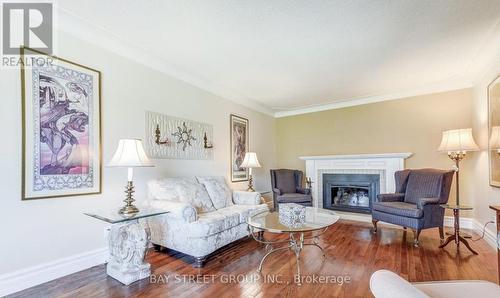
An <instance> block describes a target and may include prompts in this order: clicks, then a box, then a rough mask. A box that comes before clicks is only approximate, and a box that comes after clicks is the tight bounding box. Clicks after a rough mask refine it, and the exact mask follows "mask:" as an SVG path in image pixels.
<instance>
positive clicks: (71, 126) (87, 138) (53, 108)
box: [21, 48, 101, 200]
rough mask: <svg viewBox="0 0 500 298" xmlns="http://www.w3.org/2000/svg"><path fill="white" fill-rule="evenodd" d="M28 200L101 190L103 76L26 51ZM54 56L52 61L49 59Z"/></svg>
mask: <svg viewBox="0 0 500 298" xmlns="http://www.w3.org/2000/svg"><path fill="white" fill-rule="evenodd" d="M21 55H22V61H25V60H26V59H35V61H50V63H48V62H47V63H31V65H29V66H26V67H23V68H22V69H21V83H22V87H21V93H22V117H23V119H22V128H23V129H22V149H23V153H22V154H23V157H22V199H23V200H32V199H44V198H54V197H64V196H75V195H85V194H96V193H100V192H101V114H100V105H101V73H100V72H99V71H97V70H95V69H92V68H89V67H86V66H83V65H79V64H76V63H74V62H70V61H68V60H64V59H61V58H58V57H54V56H48V55H45V54H44V53H42V52H38V51H36V50H33V49H29V48H22V49H21ZM49 58H50V59H49Z"/></svg>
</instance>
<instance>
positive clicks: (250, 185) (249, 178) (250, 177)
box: [247, 175, 255, 192]
mask: <svg viewBox="0 0 500 298" xmlns="http://www.w3.org/2000/svg"><path fill="white" fill-rule="evenodd" d="M247 191H249V192H255V189H253V178H252V175H250V176H249V177H248V188H247Z"/></svg>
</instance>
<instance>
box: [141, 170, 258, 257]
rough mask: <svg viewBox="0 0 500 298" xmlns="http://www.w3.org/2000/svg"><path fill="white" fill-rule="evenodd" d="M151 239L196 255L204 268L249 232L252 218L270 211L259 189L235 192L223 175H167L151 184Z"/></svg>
mask: <svg viewBox="0 0 500 298" xmlns="http://www.w3.org/2000/svg"><path fill="white" fill-rule="evenodd" d="M147 204H148V205H149V206H150V207H153V208H158V209H164V210H169V211H170V213H167V214H165V215H163V216H156V217H152V218H149V219H148V224H149V227H150V230H151V242H152V243H153V245H155V246H156V247H159V246H161V247H166V248H170V249H173V250H176V251H179V252H182V253H184V254H187V255H190V256H193V257H194V258H195V262H194V264H193V266H194V267H202V266H203V265H204V263H205V261H206V259H207V257H208V256H209V255H210V254H212V253H213V252H215V251H216V250H217V249H219V248H221V247H223V246H226V245H228V244H230V243H232V242H234V241H236V240H238V239H241V238H243V237H245V236H247V235H248V225H247V223H246V222H247V219H248V217H249V216H253V215H254V214H257V213H259V212H264V211H267V210H268V206H267V204H261V198H260V194H259V193H256V192H246V191H232V190H231V189H230V188H229V187H228V185H227V184H226V181H225V179H224V177H186V178H185V177H182V178H164V179H157V180H153V181H150V182H149V183H148V201H147Z"/></svg>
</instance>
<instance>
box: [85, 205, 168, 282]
mask: <svg viewBox="0 0 500 298" xmlns="http://www.w3.org/2000/svg"><path fill="white" fill-rule="evenodd" d="M166 213H168V211H165V210H158V209H143V210H141V211H139V212H138V213H136V214H134V215H131V216H126V215H123V214H119V213H118V212H117V211H104V212H96V213H84V214H85V215H87V216H90V217H93V218H96V219H99V220H102V221H104V222H107V223H110V224H112V225H111V227H110V229H109V236H108V246H109V260H108V264H107V266H106V273H107V274H108V275H109V276H111V277H113V278H114V279H116V280H118V281H119V282H121V283H123V284H125V285H129V284H131V283H133V282H135V281H137V280H140V279H143V278H147V277H149V276H150V275H151V265H150V264H149V263H147V262H146V261H145V260H144V259H145V257H146V253H147V249H148V247H149V240H150V231H149V227H147V226H144V225H142V224H141V223H139V219H141V218H148V217H151V216H158V215H162V214H166Z"/></svg>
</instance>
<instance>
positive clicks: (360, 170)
mask: <svg viewBox="0 0 500 298" xmlns="http://www.w3.org/2000/svg"><path fill="white" fill-rule="evenodd" d="M411 155H412V153H382V154H355V155H352V154H350V155H320V156H301V157H299V158H300V159H302V160H305V161H306V176H307V177H309V178H310V179H311V181H312V182H313V184H312V196H313V206H315V207H319V208H322V207H323V174H329V173H345V174H349V173H351V174H379V175H380V192H381V193H390V192H394V191H395V188H396V186H395V182H394V173H395V172H396V171H400V170H403V169H404V168H405V165H404V162H405V159H407V158H408V157H410V156H411Z"/></svg>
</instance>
